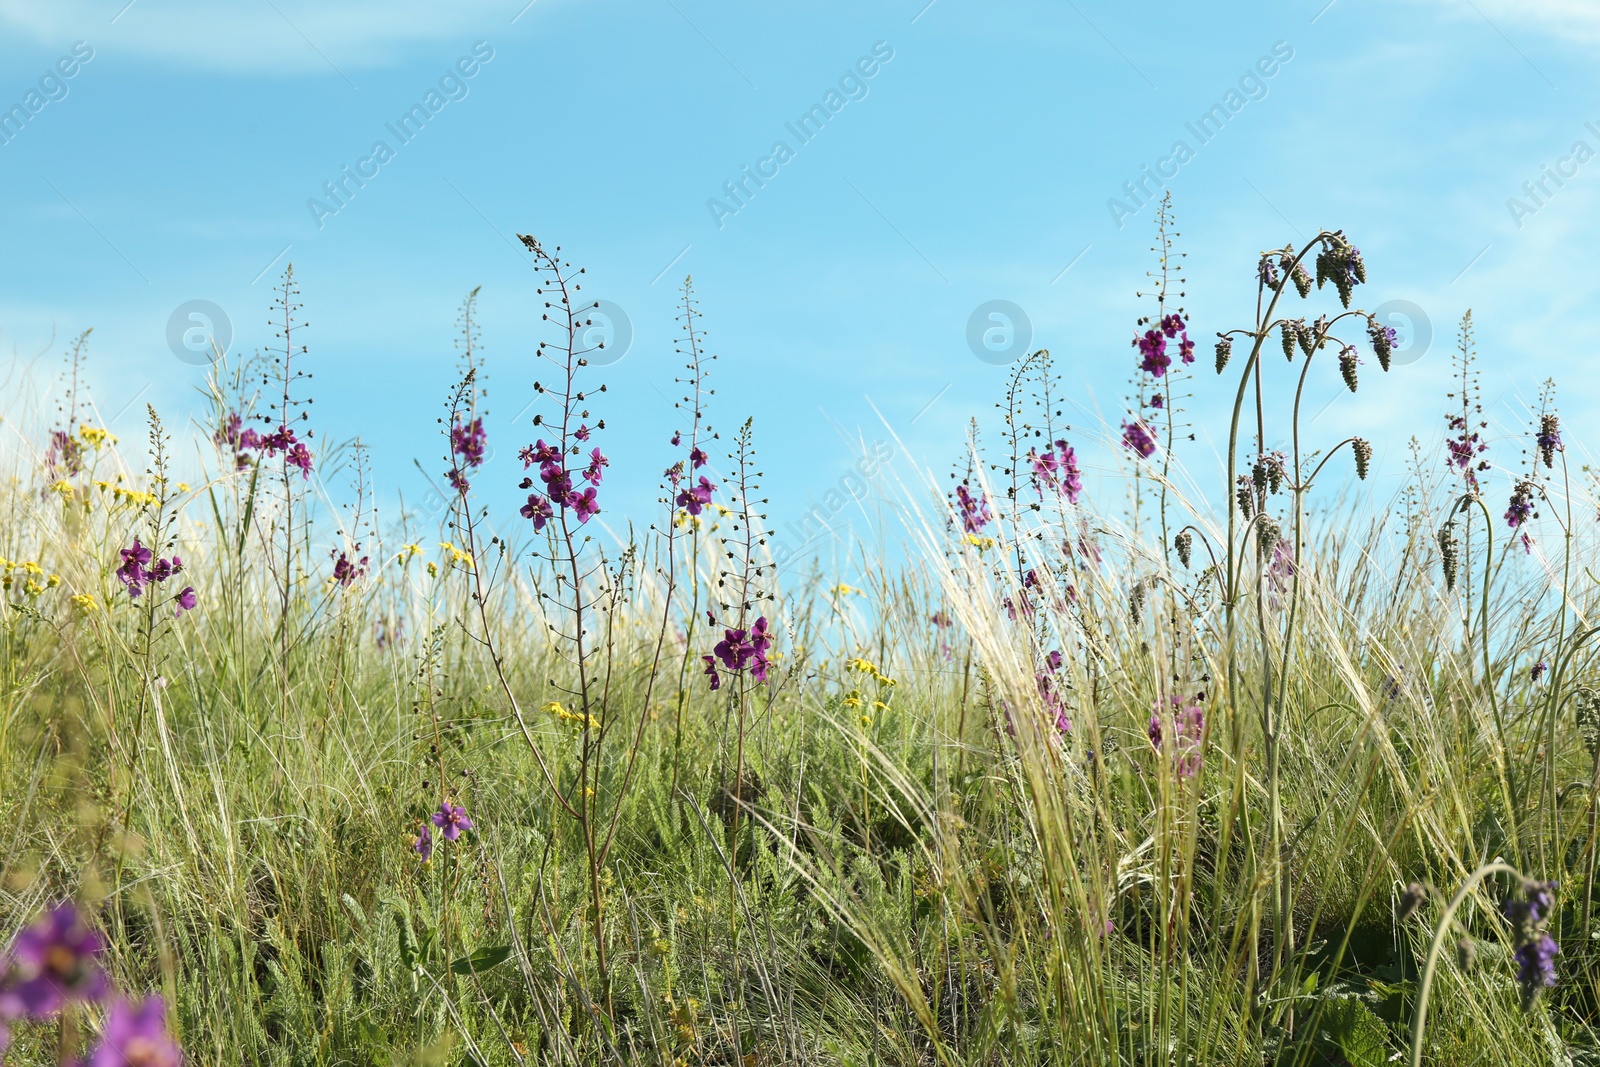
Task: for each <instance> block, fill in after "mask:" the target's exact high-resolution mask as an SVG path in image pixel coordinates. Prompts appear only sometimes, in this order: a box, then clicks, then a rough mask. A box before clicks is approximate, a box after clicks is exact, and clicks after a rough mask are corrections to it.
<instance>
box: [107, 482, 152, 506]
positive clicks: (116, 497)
mask: <svg viewBox="0 0 1600 1067" xmlns="http://www.w3.org/2000/svg"><path fill="white" fill-rule="evenodd" d="M92 484H93V485H94V487H95V488H96V489H98V490H100V491H101V492H102V493H110V494H111V498H112V501H113V503H115V504H121V505H126V506H127V507H138V508H148V507H155V506H156V505H157V504H159V503H161V500H160V498H158V497H157V496H156V495H155V494H154V493H145V492H141V491H140V490H138V489H129V488H127V487H126V486H121V485H118V484H117V483H115V482H94V483H92Z"/></svg>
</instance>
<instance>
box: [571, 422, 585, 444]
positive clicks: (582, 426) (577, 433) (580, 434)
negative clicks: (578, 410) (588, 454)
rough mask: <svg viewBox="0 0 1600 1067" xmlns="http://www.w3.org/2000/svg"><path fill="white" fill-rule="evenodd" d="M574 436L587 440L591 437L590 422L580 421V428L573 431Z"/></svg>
mask: <svg viewBox="0 0 1600 1067" xmlns="http://www.w3.org/2000/svg"><path fill="white" fill-rule="evenodd" d="M572 436H573V437H576V438H577V439H578V440H580V441H587V440H588V439H589V426H588V424H587V423H580V424H579V426H578V428H577V429H576V430H573V431H572Z"/></svg>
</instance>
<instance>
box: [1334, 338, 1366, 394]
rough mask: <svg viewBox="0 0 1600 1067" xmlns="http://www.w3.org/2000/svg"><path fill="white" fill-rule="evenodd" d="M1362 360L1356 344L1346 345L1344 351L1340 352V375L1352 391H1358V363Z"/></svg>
mask: <svg viewBox="0 0 1600 1067" xmlns="http://www.w3.org/2000/svg"><path fill="white" fill-rule="evenodd" d="M1360 362H1361V361H1360V360H1359V359H1357V358H1356V350H1355V346H1354V345H1345V348H1344V351H1343V352H1340V353H1339V375H1340V377H1342V378H1344V384H1345V386H1346V387H1347V388H1348V389H1349V390H1350V391H1351V392H1352V393H1353V392H1355V391H1356V364H1358V363H1360Z"/></svg>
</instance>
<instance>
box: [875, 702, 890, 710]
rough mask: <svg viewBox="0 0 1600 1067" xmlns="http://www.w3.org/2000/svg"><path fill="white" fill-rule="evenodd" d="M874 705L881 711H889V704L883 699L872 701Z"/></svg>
mask: <svg viewBox="0 0 1600 1067" xmlns="http://www.w3.org/2000/svg"><path fill="white" fill-rule="evenodd" d="M872 706H873V707H875V708H878V709H879V710H881V711H888V710H889V705H887V704H885V703H884V702H883V701H881V700H874V701H873V702H872Z"/></svg>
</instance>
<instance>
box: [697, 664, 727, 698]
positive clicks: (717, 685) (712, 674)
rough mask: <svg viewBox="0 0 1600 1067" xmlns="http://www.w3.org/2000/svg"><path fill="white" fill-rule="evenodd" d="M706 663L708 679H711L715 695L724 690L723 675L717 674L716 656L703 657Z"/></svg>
mask: <svg viewBox="0 0 1600 1067" xmlns="http://www.w3.org/2000/svg"><path fill="white" fill-rule="evenodd" d="M700 658H701V659H703V660H705V662H706V677H707V678H710V679H711V691H712V692H713V693H715V692H716V691H717V690H718V689H721V688H722V675H720V674H718V673H717V660H716V657H714V656H701V657H700Z"/></svg>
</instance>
